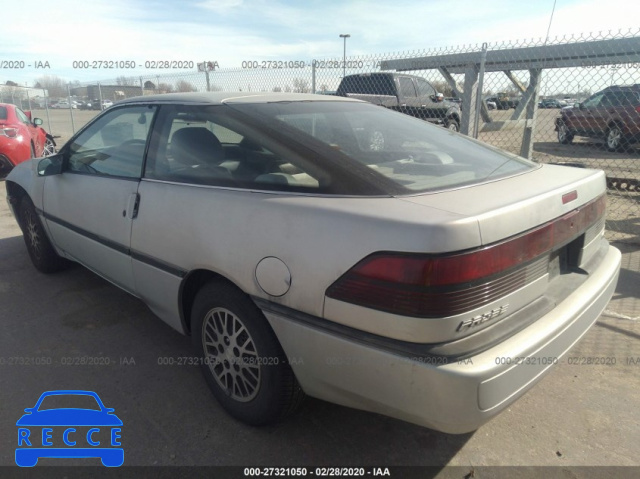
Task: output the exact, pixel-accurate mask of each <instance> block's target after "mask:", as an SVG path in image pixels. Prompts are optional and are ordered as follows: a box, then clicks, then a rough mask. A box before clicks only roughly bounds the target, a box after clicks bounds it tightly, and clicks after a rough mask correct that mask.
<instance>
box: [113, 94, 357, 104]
mask: <svg viewBox="0 0 640 479" xmlns="http://www.w3.org/2000/svg"><path fill="white" fill-rule="evenodd" d="M290 101H350V102H357V103H363V102H362V101H361V100H355V99H351V98H344V97H337V96H330V95H316V94H313V93H267V92H259V93H258V92H256V93H251V92H190V93H164V94H159V95H145V96H137V97H133V98H127V99H126V100H120V101H118V102H115V103H114V104H116V105H125V104H130V103H195V104H211V105H223V104H227V103H272V102H290Z"/></svg>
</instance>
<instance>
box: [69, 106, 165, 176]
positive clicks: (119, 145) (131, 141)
mask: <svg viewBox="0 0 640 479" xmlns="http://www.w3.org/2000/svg"><path fill="white" fill-rule="evenodd" d="M155 111H156V107H151V106H134V107H127V108H118V109H117V110H113V111H111V112H109V113H107V114H105V115H103V116H101V117H100V118H99V119H98V120H97V121H95V122H94V123H92V124H91V125H90V126H89V127H88V128H87V129H86V130H85V131H83V132H82V133H81V134H80V135H78V137H77V138H76V139H75V140H74V141H73V143H71V146H70V147H69V150H68V153H67V155H68V156H67V165H68V166H67V170H68V171H73V172H77V173H86V174H92V175H105V176H116V177H123V178H140V174H141V171H142V163H143V160H144V151H145V147H146V144H147V137H148V136H149V130H150V128H151V123H152V120H153V115H154V114H155Z"/></svg>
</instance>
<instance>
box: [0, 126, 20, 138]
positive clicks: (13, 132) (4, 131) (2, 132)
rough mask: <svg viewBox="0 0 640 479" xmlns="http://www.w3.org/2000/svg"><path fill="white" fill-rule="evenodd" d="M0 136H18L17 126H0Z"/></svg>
mask: <svg viewBox="0 0 640 479" xmlns="http://www.w3.org/2000/svg"><path fill="white" fill-rule="evenodd" d="M0 136H6V137H8V138H16V137H17V136H18V129H17V128H0Z"/></svg>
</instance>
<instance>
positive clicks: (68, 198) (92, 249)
mask: <svg viewBox="0 0 640 479" xmlns="http://www.w3.org/2000/svg"><path fill="white" fill-rule="evenodd" d="M155 111H156V107H150V106H127V107H123V108H117V109H115V110H112V111H109V112H108V113H106V114H104V115H101V116H100V117H99V118H98V119H97V120H95V121H94V122H93V123H91V124H90V125H89V126H88V127H87V128H85V129H84V130H83V131H82V132H81V133H80V134H79V135H77V136H76V137H75V138H74V139H73V140H72V141H70V142H69V143H68V144H67V145H65V147H64V149H63V151H62V152H61V154H62V156H63V158H64V160H63V165H64V166H63V172H62V174H59V175H53V176H49V177H47V178H46V179H45V184H44V197H43V210H44V217H45V221H46V223H47V226H48V228H49V231H50V232H51V236H52V238H53V240H54V242H55V244H56V246H57V247H58V248H60V249H62V250H63V251H64V252H65V253H66V254H67V255H69V256H70V257H72V258H73V259H75V260H76V261H78V262H80V263H82V264H83V265H85V266H86V267H87V268H89V269H91V270H93V271H95V272H96V273H98V274H99V275H101V276H103V277H104V278H106V279H108V280H109V281H111V282H113V283H115V284H116V285H118V286H120V287H121V288H123V289H125V290H127V291H129V292H132V293H134V289H135V288H134V281H133V272H132V266H131V255H130V242H131V226H132V221H133V220H134V219H135V217H136V215H137V211H138V202H139V197H138V185H139V183H140V177H141V172H142V167H143V162H144V156H145V150H146V145H147V142H148V138H149V132H150V130H151V124H152V123H153V117H154V114H155Z"/></svg>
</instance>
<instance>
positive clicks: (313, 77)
mask: <svg viewBox="0 0 640 479" xmlns="http://www.w3.org/2000/svg"><path fill="white" fill-rule="evenodd" d="M315 92H316V61H315V60H311V93H315Z"/></svg>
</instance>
